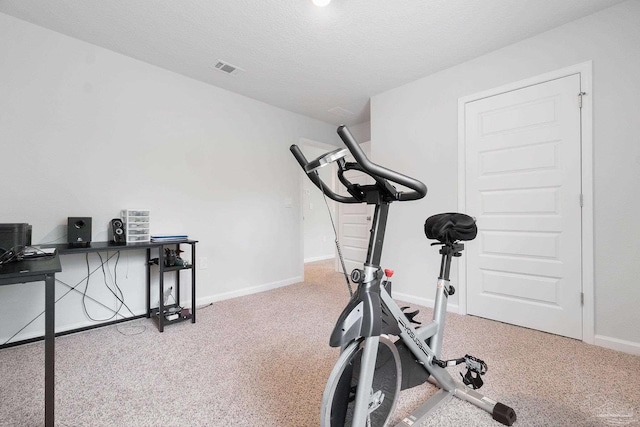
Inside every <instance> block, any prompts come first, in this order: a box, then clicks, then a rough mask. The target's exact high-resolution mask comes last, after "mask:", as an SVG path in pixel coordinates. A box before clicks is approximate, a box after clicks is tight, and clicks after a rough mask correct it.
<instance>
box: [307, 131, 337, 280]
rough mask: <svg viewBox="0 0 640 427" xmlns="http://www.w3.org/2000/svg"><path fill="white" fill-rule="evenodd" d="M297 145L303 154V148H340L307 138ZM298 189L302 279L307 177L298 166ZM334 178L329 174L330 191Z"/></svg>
mask: <svg viewBox="0 0 640 427" xmlns="http://www.w3.org/2000/svg"><path fill="white" fill-rule="evenodd" d="M298 145H299V146H300V149H301V150H302V151H303V153H304V147H313V148H320V149H323V150H326V151H327V152H329V151H332V150H335V149H336V148H340V147H337V146H335V145H331V144H327V143H325V142H320V141H314V140H312V139H308V138H300V139H299V140H298ZM307 160H309V161H311V160H313V159H307ZM298 171H299V174H298V177H299V178H298V188H299V197H300V214H299V215H300V216H299V218H300V259H301V260H302V271H303V277H304V264H305V261H304V246H305V242H304V218H303V216H304V206H303V205H302V203H303V201H304V182H305V181H304V180H305V179H309V178H308V177H307V175H306V174H305V173H304V171H303V170H302V169H300V167H299V166H298ZM336 181H337V180H336V177H335V175H334V174H331V182H329V183H327V184H328V185H329V187H330V188H331V190H332V191H335V190H336V185H337V184H336ZM327 200H328V202H329V205H330V206H333V208H334V209H333V211H334V212H335V211H337V208H336V205H337V203H336V202H334V201H333V200H331V199H327ZM334 256H337V254H336V250H335V249H334Z"/></svg>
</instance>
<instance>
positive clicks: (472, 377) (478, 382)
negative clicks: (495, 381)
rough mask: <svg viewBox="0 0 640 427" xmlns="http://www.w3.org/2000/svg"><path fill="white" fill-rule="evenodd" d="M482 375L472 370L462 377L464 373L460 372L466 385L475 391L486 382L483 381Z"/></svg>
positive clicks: (468, 370)
mask: <svg viewBox="0 0 640 427" xmlns="http://www.w3.org/2000/svg"><path fill="white" fill-rule="evenodd" d="M480 375H481V374H479V373H477V372H476V371H473V370H471V369H467V373H466V374H465V375H462V372H460V376H461V377H462V382H463V383H465V385H468V386H471V387H472V388H473V389H474V390H477V389H479V388H480V387H482V386H483V385H484V381H482V378H480Z"/></svg>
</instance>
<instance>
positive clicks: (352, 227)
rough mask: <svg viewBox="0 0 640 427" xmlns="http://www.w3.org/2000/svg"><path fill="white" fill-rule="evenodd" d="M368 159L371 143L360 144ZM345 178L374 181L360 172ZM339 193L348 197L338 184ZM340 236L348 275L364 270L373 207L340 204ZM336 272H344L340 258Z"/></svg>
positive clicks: (356, 181) (362, 181)
mask: <svg viewBox="0 0 640 427" xmlns="http://www.w3.org/2000/svg"><path fill="white" fill-rule="evenodd" d="M360 146H361V147H362V150H363V151H364V152H365V154H366V156H367V157H368V156H369V155H370V152H371V143H370V142H364V143H362V144H360ZM346 160H347V161H349V162H352V161H353V157H352V156H350V155H349V156H347V158H346ZM345 177H347V178H348V179H349V181H351V182H353V183H354V184H370V183H372V182H373V180H372V179H371V178H370V177H369V176H368V175H366V174H363V173H362V172H358V171H349V172H347V173H345ZM337 186H338V189H339V193H340V194H342V195H348V193H347V191H346V189H345V188H344V186H343V185H342V184H337ZM338 211H339V214H338V230H339V231H338V235H339V236H340V238H339V240H340V247H341V248H342V256H343V258H344V265H345V268H346V269H347V273H348V274H349V273H351V271H352V270H353V269H354V268H362V266H363V264H364V261H365V259H366V258H367V246H368V245H369V231H370V229H371V224H372V219H373V207H372V206H369V205H367V204H365V203H340V204H339V207H338ZM336 271H340V272H342V265H340V259H339V257H336Z"/></svg>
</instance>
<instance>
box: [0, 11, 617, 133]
mask: <svg viewBox="0 0 640 427" xmlns="http://www.w3.org/2000/svg"><path fill="white" fill-rule="evenodd" d="M620 2H621V0H394V1H391V0H333V1H332V3H331V4H330V5H329V6H327V7H325V8H318V7H316V6H314V5H313V4H312V2H311V0H55V1H51V0H0V12H3V13H6V14H8V15H12V16H14V17H17V18H19V19H22V20H25V21H28V22H32V23H34V24H36V25H40V26H42V27H45V28H49V29H51V30H54V31H57V32H60V33H62V34H66V35H69V36H71V37H75V38H77V39H80V40H84V41H87V42H89V43H92V44H95V45H98V46H101V47H104V48H107V49H110V50H113V51H115V52H119V53H122V54H124V55H127V56H130V57H133V58H137V59H139V60H142V61H145V62H148V63H150V64H154V65H157V66H159V67H162V68H165V69H168V70H171V71H174V72H176V73H180V74H183V75H185V76H189V77H192V78H194V79H197V80H201V81H203V82H206V83H210V84H212V85H215V86H219V87H222V88H225V89H228V90H230V91H232V92H236V93H239V94H242V95H246V96H248V97H251V98H254V99H257V100H260V101H264V102H266V103H268V104H271V105H275V106H277V107H280V108H283V109H286V110H289V111H293V112H297V113H300V114H303V115H306V116H310V117H314V118H317V119H319V120H322V121H325V122H327V123H332V124H340V123H346V124H357V123H361V122H364V121H367V120H368V119H369V98H370V97H371V96H373V95H376V94H378V93H381V92H384V91H386V90H389V89H392V88H395V87H398V86H401V85H403V84H405V83H408V82H411V81H413V80H416V79H418V78H420V77H424V76H426V75H429V74H432V73H434V72H437V71H439V70H443V69H446V68H448V67H451V66H453V65H456V64H459V63H461V62H464V61H467V60H470V59H472V58H475V57H478V56H480V55H483V54H485V53H487V52H490V51H493V50H495V49H498V48H501V47H504V46H507V45H509V44H512V43H515V42H517V41H520V40H523V39H525V38H528V37H531V36H533V35H535V34H538V33H541V32H543V31H546V30H549V29H551V28H554V27H556V26H559V25H562V24H564V23H566V22H569V21H572V20H575V19H577V18H580V17H583V16H586V15H589V14H591V13H594V12H596V11H598V10H601V9H604V8H606V7H609V6H612V5H614V4H617V3H620ZM5 42H6V41H5ZM218 59H221V60H224V61H228V62H229V63H231V64H233V65H236V66H238V67H241V68H243V69H244V70H246V71H245V72H244V73H241V74H238V75H236V76H231V75H226V74H223V73H221V72H219V71H216V70H215V68H214V65H215V64H216V62H217V60H218ZM335 107H340V109H344V110H347V111H348V112H351V113H353V114H347V115H346V116H341V115H338V114H335V113H331V112H329V110H331V109H334V108H335Z"/></svg>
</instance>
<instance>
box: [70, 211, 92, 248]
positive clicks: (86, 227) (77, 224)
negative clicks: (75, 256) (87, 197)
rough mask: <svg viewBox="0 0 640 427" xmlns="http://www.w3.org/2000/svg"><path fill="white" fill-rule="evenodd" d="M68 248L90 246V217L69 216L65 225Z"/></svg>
mask: <svg viewBox="0 0 640 427" xmlns="http://www.w3.org/2000/svg"><path fill="white" fill-rule="evenodd" d="M67 241H68V242H69V246H73V247H87V246H90V245H91V217H86V216H82V217H80V216H70V217H68V225H67Z"/></svg>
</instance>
